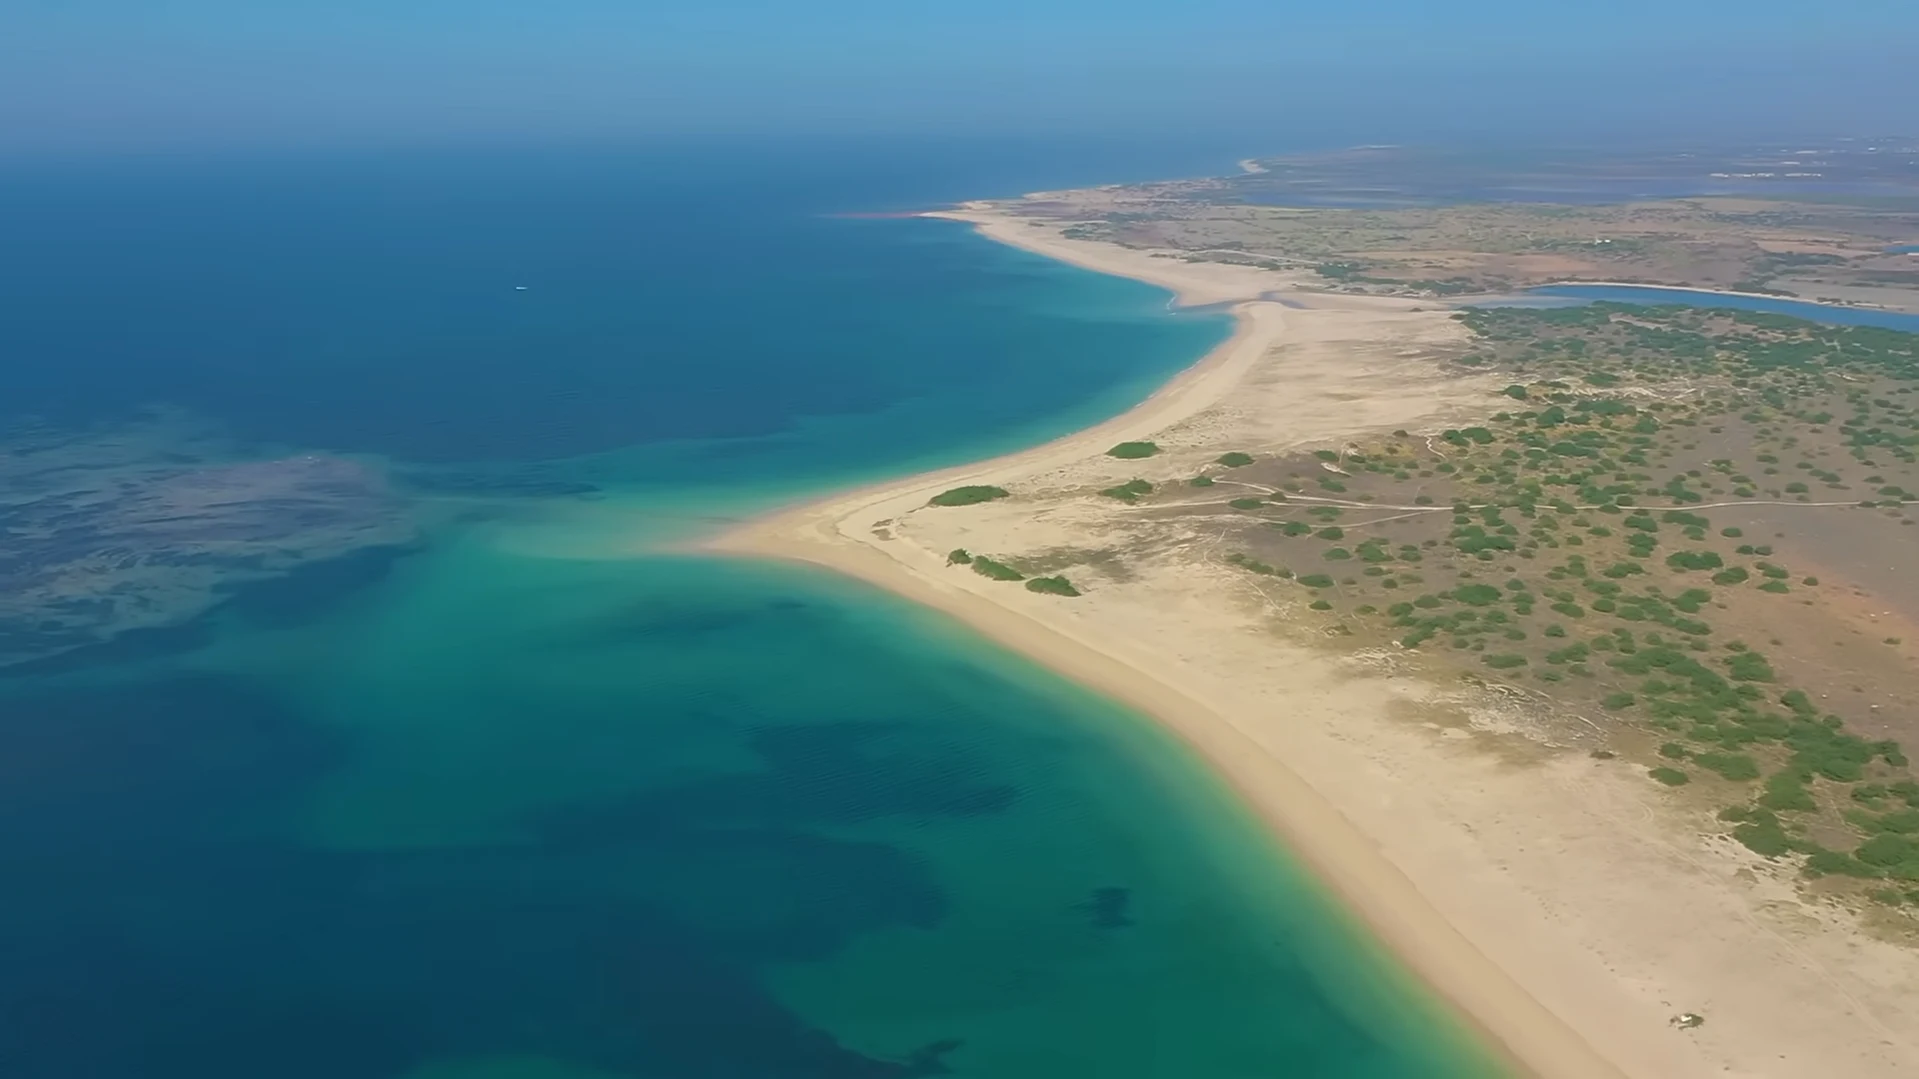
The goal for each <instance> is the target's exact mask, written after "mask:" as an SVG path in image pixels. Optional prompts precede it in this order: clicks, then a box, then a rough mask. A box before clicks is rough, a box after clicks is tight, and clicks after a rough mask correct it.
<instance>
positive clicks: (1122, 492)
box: [1100, 480, 1153, 502]
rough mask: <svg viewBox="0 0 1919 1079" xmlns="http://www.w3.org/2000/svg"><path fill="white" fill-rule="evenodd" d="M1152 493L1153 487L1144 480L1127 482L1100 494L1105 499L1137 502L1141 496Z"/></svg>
mask: <svg viewBox="0 0 1919 1079" xmlns="http://www.w3.org/2000/svg"><path fill="white" fill-rule="evenodd" d="M1152 493H1153V485H1152V484H1150V483H1147V482H1146V481H1145V480H1127V481H1126V482H1125V483H1122V484H1120V485H1119V486H1117V487H1108V488H1106V489H1105V490H1104V491H1101V492H1100V494H1103V495H1105V496H1106V497H1107V498H1117V499H1119V500H1120V501H1121V502H1138V501H1139V498H1140V496H1141V495H1149V494H1152Z"/></svg>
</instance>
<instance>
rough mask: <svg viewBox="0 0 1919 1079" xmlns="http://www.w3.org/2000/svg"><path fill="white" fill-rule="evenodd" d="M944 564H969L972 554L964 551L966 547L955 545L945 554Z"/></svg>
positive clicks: (971, 562) (970, 563)
mask: <svg viewBox="0 0 1919 1079" xmlns="http://www.w3.org/2000/svg"><path fill="white" fill-rule="evenodd" d="M946 564H947V565H949V566H970V565H972V564H973V556H972V555H970V554H967V553H966V548H964V547H955V548H953V549H952V551H950V552H949V553H948V554H947V556H946Z"/></svg>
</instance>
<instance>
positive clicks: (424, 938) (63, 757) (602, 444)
mask: <svg viewBox="0 0 1919 1079" xmlns="http://www.w3.org/2000/svg"><path fill="white" fill-rule="evenodd" d="M1048 155H1051V156H1048ZM1075 155H1076V156H1075ZM748 160H750V161H752V162H754V163H755V166H756V167H752V168H741V167H740V163H741V162H742V161H748ZM1220 160H1230V157H1225V158H1221V159H1220ZM1209 163H1213V162H1212V161H1211V159H1209ZM1193 171H1198V170H1196V169H1194V168H1193V167H1192V166H1191V165H1190V164H1188V163H1186V162H1169V161H1167V160H1165V159H1163V158H1162V159H1159V160H1151V161H1148V160H1132V161H1126V160H1123V159H1121V158H1120V157H1119V156H1116V155H1115V154H1113V153H1107V154H1105V156H1101V155H1100V154H1099V153H1096V152H1094V151H1091V150H1087V149H1083V148H1082V149H1080V150H1077V151H1073V152H1072V153H1069V152H1068V151H1066V150H1063V149H1060V148H1057V147H1054V148H1050V149H1036V148H1034V147H1005V146H1001V147H996V148H990V147H967V146H962V145H945V146H934V145H930V144H929V145H927V146H920V147H907V148H901V147H889V148H885V149H884V150H883V151H880V150H875V149H874V148H870V147H867V148H861V147H836V148H831V149H830V150H823V149H818V148H813V149H802V148H797V147H784V148H772V149H769V148H766V147H755V148H751V149H747V148H738V149H737V151H736V149H735V148H707V149H704V150H700V151H692V150H687V151H682V152H675V153H672V154H665V153H661V154H652V155H627V156H617V155H593V154H586V153H572V154H560V153H557V152H555V153H551V154H545V155H538V154H535V155H519V156H512V157H505V156H502V157H498V158H487V157H484V156H480V155H468V156H454V155H448V156H443V157H440V158H434V159H427V158H413V159H374V158H361V159H354V160H347V159H344V158H335V159H326V160H319V159H314V160H292V159H287V160H281V161H277V162H231V161H228V162H211V161H203V162H182V161H152V162H127V161H122V162H111V163H106V162H102V163H94V164H91V165H85V166H81V165H67V166H59V167H54V166H47V167H44V168H40V169H39V170H38V171H33V170H26V169H24V168H23V169H19V170H14V171H9V172H6V173H0V233H4V234H5V235H7V236H8V237H9V239H10V244H11V247H12V250H13V252H14V256H15V257H13V258H11V259H10V260H8V262H7V263H6V264H5V265H4V266H0V295H6V296H8V297H9V301H8V302H9V306H8V308H7V310H6V312H5V319H4V322H0V335H3V336H0V347H3V348H4V349H5V352H6V355H8V356H9V358H10V362H9V364H8V365H7V366H6V367H5V369H4V370H0V402H4V410H5V415H4V416H0V421H4V422H0V431H3V432H4V437H5V438H6V440H7V441H6V445H7V447H8V449H9V452H10V455H11V456H10V462H11V463H10V464H9V466H8V467H9V468H10V469H12V471H11V472H9V473H8V475H9V476H11V477H14V478H15V479H17V480H19V482H17V483H11V484H9V486H8V489H7V496H6V498H5V499H4V500H0V523H4V524H5V525H6V526H7V527H8V529H9V537H10V539H9V543H8V546H7V547H6V549H5V551H4V552H3V553H0V581H3V582H4V583H6V584H8V585H9V590H8V593H7V594H8V597H9V598H8V603H10V604H12V606H10V607H7V608H6V609H5V610H0V630H4V637H0V649H4V650H5V653H6V654H5V655H4V656H0V662H6V663H9V664H11V665H10V666H7V667H6V669H5V670H4V671H0V865H4V866H5V867H6V868H7V870H8V873H9V876H8V879H9V881H10V886H9V887H8V888H7V889H5V890H4V892H0V1075H4V1076H6V1077H7V1079H258V1077H260V1076H273V1077H275V1079H909V1077H916V1076H935V1075H948V1074H950V1075H956V1076H980V1077H992V1079H1025V1077H1032V1079H1040V1077H1045V1079H1058V1077H1060V1076H1066V1075H1088V1076H1092V1075H1097V1076H1101V1077H1103V1079H1131V1077H1142V1079H1144V1077H1151V1079H1159V1077H1166V1079H1175V1077H1176V1079H1228V1077H1239V1076H1247V1077H1251V1076H1270V1075H1298V1076H1340V1077H1358V1079H1411V1077H1418V1079H1427V1077H1441V1076H1444V1077H1461V1076H1479V1075H1486V1074H1490V1072H1489V1070H1488V1069H1487V1066H1486V1065H1485V1064H1484V1063H1483V1061H1481V1060H1480V1059H1479V1058H1478V1057H1477V1056H1476V1055H1475V1053H1474V1051H1473V1050H1472V1049H1471V1048H1470V1047H1467V1046H1466V1045H1464V1044H1463V1041H1462V1038H1461V1037H1460V1036H1459V1035H1458V1034H1457V1033H1456V1032H1455V1031H1454V1030H1453V1029H1452V1028H1451V1027H1450V1025H1449V1024H1448V1023H1447V1022H1446V1021H1445V1020H1444V1019H1443V1017H1442V1016H1441V1015H1440V1014H1439V1013H1438V1012H1437V1010H1436V1009H1435V1008H1433V1007H1432V1006H1431V1005H1430V1004H1429V1003H1428V1002H1427V1001H1426V1000H1424V998H1423V997H1422V996H1421V995H1420V994H1419V993H1418V992H1416V991H1414V990H1412V989H1411V988H1409V987H1408V986H1407V985H1406V984H1405V983H1404V979H1403V978H1402V977H1401V976H1400V975H1399V973H1398V972H1397V971H1396V970H1395V969H1394V968H1393V967H1392V966H1391V965H1390V963H1389V962H1388V961H1387V960H1385V959H1384V958H1383V957H1382V956H1380V955H1378V954H1376V952H1375V951H1374V949H1373V948H1372V946H1371V944H1370V943H1369V942H1367V941H1366V940H1365V939H1363V938H1362V937H1361V936H1360V935H1359V934H1358V933H1357V932H1356V931H1355V930H1354V929H1353V928H1352V927H1351V926H1349V925H1348V924H1347V923H1346V921H1345V920H1344V919H1343V917H1342V916H1341V915H1340V913H1339V912H1338V911H1337V910H1336V909H1334V908H1333V907H1332V906H1331V905H1330V904H1329V903H1327V902H1326V901H1325V900H1324V899H1323V898H1322V897H1321V896H1320V895H1319V893H1318V892H1317V890H1316V889H1315V888H1314V887H1313V885H1312V883H1311V882H1310V881H1308V880H1307V879H1305V877H1304V876H1303V875H1302V874H1301V872H1300V871H1299V870H1298V869H1297V868H1296V867H1294V866H1293V865H1292V864H1291V863H1290V862H1289V861H1287V860H1286V859H1285V858H1284V857H1283V856H1281V855H1280V854H1278V853H1277V852H1276V851H1274V850H1273V848H1272V846H1271V844H1270V841H1269V840H1268V838H1267V836H1266V835H1265V833H1264V832H1263V830H1262V829H1260V828H1259V827H1258V826H1256V825H1255V824H1254V823H1253V822H1252V821H1250V820H1249V819H1248V818H1247V817H1246V816H1245V814H1244V813H1242V812H1241V811H1240V810H1239V809H1238V807H1237V806H1236V805H1235V804H1234V803H1233V802H1232V800H1231V799H1230V798H1229V797H1228V796H1227V795H1226V794H1225V793H1224V792H1223V791H1221V790H1220V789H1219V787H1218V785H1217V784H1216V783H1215V782H1214V781H1213V780H1212V779H1211V777H1210V776H1209V775H1208V774H1207V773H1206V772H1205V771H1204V770H1203V769H1202V768H1200V767H1199V766H1198V765H1197V764H1196V763H1195V762H1193V761H1192V760H1191V759H1190V758H1189V757H1188V755H1187V754H1185V753H1184V752H1183V751H1182V750H1180V749H1179V748H1178V747H1177V746H1174V745H1172V744H1170V742H1169V740H1168V739H1167V738H1166V737H1165V736H1163V735H1162V734H1161V733H1160V732H1159V731H1157V730H1156V729H1155V728H1154V727H1152V726H1151V725H1150V724H1148V723H1146V722H1144V721H1143V720H1141V719H1140V718H1139V717H1135V716H1132V715H1129V714H1127V713H1125V712H1123V711H1121V710H1119V709H1117V708H1116V707H1114V706H1113V705H1111V704H1110V703H1108V702H1106V701H1103V700H1101V699H1098V698H1095V697H1093V696H1091V695H1090V694H1087V693H1084V692H1082V691H1080V690H1078V689H1077V688H1076V687H1074V686H1072V685H1069V684H1066V683H1063V682H1062V681H1060V680H1059V679H1057V678H1055V677H1053V676H1051V675H1050V674H1048V673H1047V672H1045V671H1042V670H1039V669H1037V668H1035V667H1033V666H1032V665H1030V664H1028V663H1026V662H1024V661H1022V660H1021V659H1019V658H1018V657H1015V656H1011V655H1008V654H1006V653H1004V652H1002V651H1000V650H998V649H995V648H993V647H991V646H989V645H987V644H986V643H984V642H982V641H979V640H978V639H976V638H974V637H973V636H971V635H970V634H967V633H964V632H962V631H961V630H959V629H958V628H957V627H955V626H953V625H951V624H949V623H947V622H946V621H944V620H942V619H940V618H938V617H935V616H933V615H931V614H930V613H928V612H924V611H921V610H918V609H916V608H913V607H911V606H910V605H907V604H904V603H901V602H898V601H895V600H894V599H892V598H891V597H888V596H886V595H882V594H878V593H875V592H873V591H871V590H869V589H866V588H863V587H860V586H857V585H855V584H852V583H850V582H845V581H840V580H837V579H834V578H830V577H827V576H823V575H818V574H813V573H808V572H802V571H797V570H793V569H790V568H786V567H777V566H767V565H758V564H752V563H739V562H727V561H717V560H709V559H701V558H690V557H683V556H671V555H665V554H656V553H649V548H650V547H652V546H656V544H652V543H651V542H650V541H654V540H657V539H659V538H661V537H671V536H677V535H684V534H686V533H687V532H689V531H694V530H698V529H701V528H710V527H712V526H713V525H714V523H715V522H717V521H723V520H724V519H727V518H729V517H736V516H737V515H739V514H741V513H744V512H749V511H751V510H752V509H753V508H755V507H760V506H764V505H766V504H768V503H769V502H770V501H773V500H776V499H780V498H787V497H793V496H795V495H797V494H801V493H804V492H806V491H809V490H817V489H820V488H822V487H825V486H829V485H833V484H841V483H847V482H853V481H856V480H860V479H865V478H870V477H873V476H877V475H881V474H885V473H889V472H899V471H905V470H910V469H914V468H919V467H924V466H926V465H928V464H932V463H937V462H943V461H952V460H957V459H964V458H969V457H974V456H978V455H981V454H984V453H990V452H994V451H997V450H1002V449H1006V448H1010V447H1013V446H1017V445H1021V444H1025V443H1029V442H1031V441H1033V440H1035V439H1038V438H1043V437H1046V436H1048V435H1050V434H1054V433H1058V432H1062V431H1065V430H1069V429H1072V428H1074V427H1077V426H1081V425H1083V424H1084V423H1086V422H1088V421H1090V420H1092V419H1096V418H1098V417H1101V416H1104V415H1109V414H1111V413H1113V412H1116V411H1118V410H1120V409H1122V408H1124V407H1126V406H1127V405H1128V404H1130V403H1131V402H1133V401H1137V400H1138V399H1140V398H1141V397H1143V396H1144V395H1145V394H1146V393H1148V392H1150V390H1151V389H1152V388H1153V387H1154V386H1155V385H1157V384H1158V383H1159V382H1160V381H1162V380H1163V379H1164V378H1165V377H1166V376H1168V375H1169V374H1171V373H1172V372H1173V371H1175V370H1177V369H1178V368H1179V367H1181V366H1183V365H1184V364H1185V363H1187V362H1190V361H1191V360H1192V359H1193V358H1194V357H1195V356H1197V355H1198V354H1200V353H1201V352H1203V351H1204V350H1205V349H1206V348H1208V347H1210V345H1211V344H1213V343H1214V342H1216V341H1218V340H1220V339H1221V337H1222V336H1223V334H1224V333H1225V332H1226V326H1225V323H1224V321H1223V320H1222V319H1221V318H1219V317H1218V316H1216V315H1206V316H1190V315H1176V314H1171V313H1168V312H1167V311H1166V310H1165V297H1164V295H1163V294H1161V293H1159V292H1157V291H1155V290H1152V289H1149V288H1145V287H1143V286H1139V285H1136V284H1132V283H1129V282H1125V281H1116V280H1112V279H1107V278H1101V277H1096V276H1093V275H1089V274H1084V273H1081V272H1079V271H1075V270H1072V269H1069V268H1066V267H1063V266H1058V265H1054V264H1051V263H1047V262H1045V261H1042V260H1039V259H1035V258H1031V257H1028V256H1026V255H1023V254H1021V253H1018V252H1014V251H1008V250H1004V249H1001V248H997V247H994V246H992V245H989V244H987V243H985V242H983V241H980V240H978V239H976V238H974V237H972V236H970V235H968V234H967V233H966V232H965V231H964V230H963V229H960V228H957V227H955V226H951V225H947V224H944V223H936V222H925V221H910V220H909V221H902V220H848V219H835V218H829V217H827V216H825V215H827V214H829V213H831V212H834V211H843V210H872V209H898V208H910V207H913V206H920V205H926V204H929V203H933V202H938V201H944V200H949V199H953V198H959V197H966V196H973V195H982V194H986V195H990V194H997V193H1007V192H1012V191H1018V190H1024V189H1030V188H1038V187H1045V186H1059V185H1061V184H1064V183H1070V182H1084V181H1088V180H1100V179H1124V178H1129V177H1138V176H1146V175H1151V174H1154V173H1170V174H1178V173H1182V172H1193ZM516 285H526V286H527V287H526V288H525V289H524V290H519V289H516V288H515V286H516Z"/></svg>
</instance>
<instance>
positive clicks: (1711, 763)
mask: <svg viewBox="0 0 1919 1079" xmlns="http://www.w3.org/2000/svg"><path fill="white" fill-rule="evenodd" d="M1693 763H1694V764H1697V765H1698V766H1699V767H1701V768H1704V769H1706V770H1707V771H1709V772H1717V773H1718V774H1719V775H1720V777H1721V778H1723V779H1730V780H1733V781H1735V782H1741V783H1743V782H1746V781H1747V780H1753V779H1758V778H1759V765H1758V763H1757V762H1755V761H1754V760H1753V759H1752V758H1751V757H1748V756H1746V755H1745V754H1744V753H1701V754H1699V755H1698V756H1696V757H1694V758H1693Z"/></svg>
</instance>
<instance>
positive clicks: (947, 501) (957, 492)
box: [928, 486, 1006, 506]
mask: <svg viewBox="0 0 1919 1079" xmlns="http://www.w3.org/2000/svg"><path fill="white" fill-rule="evenodd" d="M1005 497H1006V489H1005V488H1004V487H987V486H974V487H955V488H953V489H952V490H950V491H941V492H940V493H939V494H936V495H934V496H933V497H932V498H931V499H930V500H929V502H928V504H929V505H934V506H973V505H978V504H979V503H981V502H991V501H993V500H994V499H999V498H1005Z"/></svg>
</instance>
